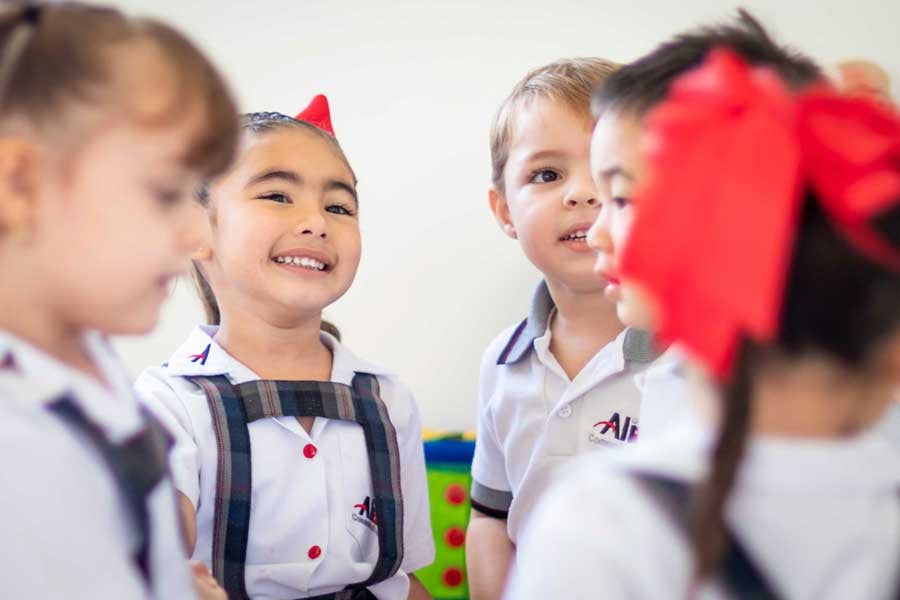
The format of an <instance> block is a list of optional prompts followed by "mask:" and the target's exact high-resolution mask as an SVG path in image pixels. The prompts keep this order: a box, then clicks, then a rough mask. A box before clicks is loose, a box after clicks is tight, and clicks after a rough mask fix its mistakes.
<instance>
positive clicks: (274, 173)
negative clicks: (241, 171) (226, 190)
mask: <svg viewBox="0 0 900 600" xmlns="http://www.w3.org/2000/svg"><path fill="white" fill-rule="evenodd" d="M266 181H284V182H287V183H293V184H298V185H299V184H302V183H303V177H301V176H300V175H299V174H298V173H295V172H294V171H288V170H286V169H272V170H271V171H264V172H262V173H260V174H259V175H254V176H253V177H251V178H250V181H248V182H247V185H245V186H244V187H245V188H247V187H250V186H251V185H256V184H257V183H263V182H266Z"/></svg>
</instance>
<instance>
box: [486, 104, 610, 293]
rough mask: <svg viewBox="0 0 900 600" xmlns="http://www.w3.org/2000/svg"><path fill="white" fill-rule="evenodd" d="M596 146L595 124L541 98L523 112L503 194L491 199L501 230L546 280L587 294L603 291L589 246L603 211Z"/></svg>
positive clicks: (496, 192) (498, 192)
mask: <svg viewBox="0 0 900 600" xmlns="http://www.w3.org/2000/svg"><path fill="white" fill-rule="evenodd" d="M590 140H591V123H590V119H587V118H585V117H584V116H582V115H579V114H577V113H576V112H575V111H573V110H571V109H570V108H568V107H567V106H565V105H564V104H563V103H562V102H559V101H552V100H547V99H536V100H534V101H532V102H531V103H529V104H526V105H524V106H522V107H520V109H519V112H518V114H517V116H516V119H515V126H514V129H513V135H512V136H511V143H510V151H509V160H508V162H507V164H506V168H505V170H504V177H503V190H491V192H490V199H491V208H492V210H493V211H494V215H495V216H496V217H497V221H498V222H499V224H500V226H501V228H502V229H503V230H504V231H505V232H506V233H507V235H510V236H511V237H515V238H518V240H519V243H520V244H521V246H522V250H523V251H524V252H525V255H526V256H527V257H528V259H529V260H530V261H531V262H532V263H533V264H534V265H535V266H536V267H537V268H538V269H540V270H541V272H543V274H544V276H545V277H546V278H547V279H548V281H550V282H551V283H554V282H555V283H559V284H562V285H565V286H567V287H569V288H570V289H573V290H576V291H581V292H590V291H600V290H602V289H603V288H602V286H603V283H602V282H600V281H597V279H596V278H595V277H594V276H593V273H592V266H593V257H594V253H593V252H592V251H591V250H590V248H588V246H587V243H586V241H585V235H586V234H587V230H588V229H589V228H590V227H591V224H592V223H593V222H594V219H595V218H596V216H597V208H598V204H597V194H596V191H595V189H594V182H593V181H592V180H591V174H590V163H589V152H590Z"/></svg>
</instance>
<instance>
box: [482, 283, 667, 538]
mask: <svg viewBox="0 0 900 600" xmlns="http://www.w3.org/2000/svg"><path fill="white" fill-rule="evenodd" d="M553 311H554V305H553V300H552V298H551V297H550V293H549V291H548V289H547V286H546V284H545V283H543V282H542V283H541V284H540V285H539V286H538V288H537V291H536V292H535V295H534V299H533V301H532V308H531V312H530V314H529V316H528V318H527V319H525V320H524V321H522V322H521V323H520V324H519V325H517V326H515V327H512V328H510V329H507V330H506V331H504V332H502V333H501V334H500V335H499V336H498V337H497V338H496V339H495V340H494V342H492V343H491V345H490V346H488V349H487V350H486V351H485V353H484V357H483V359H482V363H481V380H480V389H479V417H478V432H477V433H478V435H477V441H476V446H475V457H474V459H473V463H472V478H473V484H472V506H473V507H475V508H476V509H478V510H480V511H482V512H484V513H486V514H488V515H492V516H497V517H501V518H502V517H507V518H508V522H507V527H508V531H509V535H510V539H512V540H513V541H514V542H515V541H516V538H517V535H518V532H519V530H520V528H521V526H522V524H523V523H524V522H525V521H526V520H527V519H528V517H529V514H530V512H531V510H532V507H533V504H534V502H535V501H536V499H537V497H538V496H539V494H540V493H541V492H542V491H543V489H544V488H545V487H546V486H547V485H548V483H549V482H550V480H551V478H552V475H553V472H554V471H555V469H556V467H557V465H559V464H560V463H561V462H563V461H564V460H566V459H568V458H569V457H571V456H573V455H576V454H579V453H581V452H586V451H589V450H591V449H594V448H610V447H618V446H622V445H624V444H626V443H628V442H633V441H635V440H636V439H638V435H639V427H640V423H639V419H640V405H641V394H640V391H639V389H638V387H637V385H636V383H635V380H634V375H635V374H636V373H638V372H640V370H642V369H643V368H645V367H646V366H647V365H648V364H649V363H650V361H652V360H653V359H654V358H655V354H654V353H653V351H652V349H651V346H650V340H649V336H648V335H647V334H646V333H644V332H641V331H638V330H633V329H626V330H625V331H623V332H622V333H621V334H620V335H619V336H618V337H617V338H616V339H615V340H613V341H612V342H610V343H609V344H607V345H606V346H605V347H604V348H603V349H601V350H600V351H599V352H598V353H597V354H596V355H595V356H594V357H593V358H592V359H591V361H590V362H589V363H588V364H587V365H586V366H585V367H584V368H583V369H582V370H581V372H580V373H579V374H578V375H577V376H576V377H575V379H574V380H570V379H569V378H568V376H567V375H566V373H565V371H563V369H562V367H561V366H560V365H559V362H558V361H557V360H556V358H555V357H554V356H553V354H552V353H551V352H550V340H551V332H550V320H551V317H552V313H553Z"/></svg>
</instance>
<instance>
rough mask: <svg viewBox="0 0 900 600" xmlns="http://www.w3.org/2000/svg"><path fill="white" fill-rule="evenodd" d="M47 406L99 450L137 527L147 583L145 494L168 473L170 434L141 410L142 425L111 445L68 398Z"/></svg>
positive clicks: (137, 556)
mask: <svg viewBox="0 0 900 600" xmlns="http://www.w3.org/2000/svg"><path fill="white" fill-rule="evenodd" d="M48 409H49V410H50V412H52V413H54V414H55V415H56V416H57V417H59V418H60V419H62V420H63V421H64V422H65V423H66V424H67V425H69V426H70V427H71V428H72V429H74V430H76V431H78V432H79V433H80V434H81V435H83V436H84V437H85V438H86V439H87V440H88V441H89V442H90V443H91V444H92V445H93V446H94V447H95V448H96V449H97V451H99V452H100V456H101V457H102V458H103V461H104V462H105V463H106V466H107V467H108V468H109V470H110V473H111V474H112V477H113V479H114V480H115V483H116V487H117V488H118V489H119V492H120V493H121V494H122V497H123V498H124V499H125V505H126V506H127V508H128V511H129V512H130V513H131V517H132V519H133V521H134V523H135V525H136V527H137V530H138V548H137V550H136V552H135V555H134V561H135V563H136V564H137V566H138V569H139V570H140V572H141V575H142V576H143V578H144V581H145V583H147V585H148V586H149V585H150V579H151V573H150V565H149V554H150V543H151V538H152V531H151V528H150V514H149V510H148V508H147V497H148V496H149V495H150V492H152V491H153V489H154V488H155V487H156V486H157V485H158V484H159V482H160V481H162V480H163V479H164V478H165V477H166V475H167V473H168V452H169V447H170V446H171V437H170V436H169V434H168V432H167V431H166V430H165V428H163V426H162V425H161V424H159V422H158V421H156V419H154V418H152V417H151V416H150V414H149V413H146V412H144V419H145V425H144V427H143V428H142V429H141V430H140V431H138V432H137V433H135V434H134V435H133V436H131V437H130V438H128V439H127V440H125V441H124V442H122V443H120V444H113V443H112V442H110V441H109V440H108V439H107V437H106V435H105V434H104V432H103V430H102V429H101V428H100V426H99V425H97V424H96V423H94V422H93V421H92V420H91V419H90V417H88V416H87V415H86V414H85V413H84V411H83V410H82V409H81V407H79V406H78V404H76V403H75V401H74V400H73V399H72V398H71V397H69V396H63V397H62V398H60V399H59V400H55V401H53V402H52V403H50V404H49V406H48Z"/></svg>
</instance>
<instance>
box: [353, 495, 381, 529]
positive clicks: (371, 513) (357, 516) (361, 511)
mask: <svg viewBox="0 0 900 600" xmlns="http://www.w3.org/2000/svg"><path fill="white" fill-rule="evenodd" d="M351 517H352V518H353V520H354V521H356V522H357V523H362V524H363V525H365V526H366V527H368V528H369V529H371V530H372V531H375V529H376V528H377V526H378V515H376V514H375V502H374V501H373V500H372V499H371V498H369V496H366V499H365V500H363V501H362V502H360V503H359V504H354V505H353V513H352V515H351Z"/></svg>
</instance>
